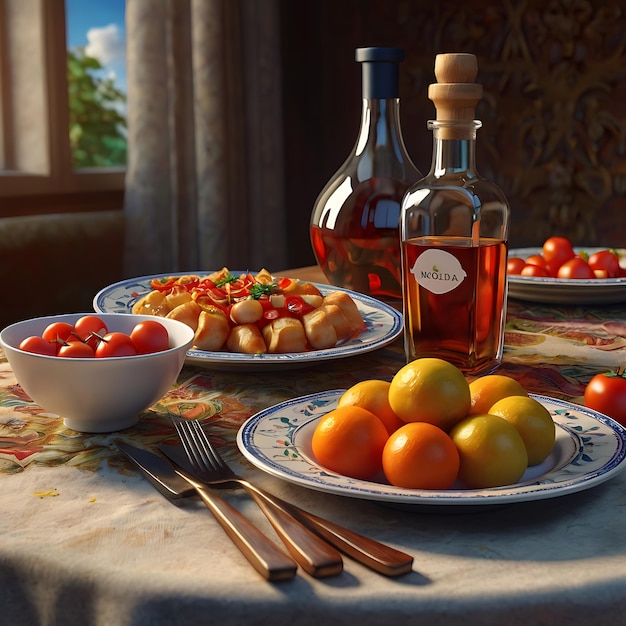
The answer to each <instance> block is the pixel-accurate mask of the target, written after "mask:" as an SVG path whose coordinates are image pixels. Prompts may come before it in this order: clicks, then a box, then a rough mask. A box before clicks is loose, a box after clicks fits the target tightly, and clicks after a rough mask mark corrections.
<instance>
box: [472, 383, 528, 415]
mask: <svg viewBox="0 0 626 626" xmlns="http://www.w3.org/2000/svg"><path fill="white" fill-rule="evenodd" d="M469 389H470V396H471V407H470V411H469V412H470V415H478V414H479V413H489V409H490V408H491V407H492V406H493V405H494V404H495V403H496V402H497V401H498V400H501V399H502V398H508V397H509V396H528V393H527V392H526V390H525V389H524V387H522V386H521V385H520V384H519V383H518V382H517V381H516V380H515V379H514V378H511V377H510V376H503V375H501V374H489V375H488V376H481V377H480V378H476V379H475V380H473V381H472V382H471V383H470V384H469Z"/></svg>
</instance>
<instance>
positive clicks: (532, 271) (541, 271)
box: [520, 264, 550, 278]
mask: <svg viewBox="0 0 626 626" xmlns="http://www.w3.org/2000/svg"><path fill="white" fill-rule="evenodd" d="M520 274H521V275H522V276H540V277H541V278H549V276H550V274H548V270H547V269H546V268H545V267H541V266H540V265H529V264H526V265H524V267H523V268H522V271H521V272H520Z"/></svg>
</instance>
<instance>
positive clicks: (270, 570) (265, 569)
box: [115, 440, 297, 582]
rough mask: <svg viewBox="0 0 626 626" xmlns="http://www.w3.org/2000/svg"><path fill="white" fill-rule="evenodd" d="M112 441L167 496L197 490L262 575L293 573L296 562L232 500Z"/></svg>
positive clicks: (156, 458) (289, 576) (153, 457)
mask: <svg viewBox="0 0 626 626" xmlns="http://www.w3.org/2000/svg"><path fill="white" fill-rule="evenodd" d="M115 444H116V446H117V447H118V448H119V450H120V451H121V452H122V453H123V454H125V455H126V456H127V457H128V458H129V459H130V460H131V461H132V462H133V463H134V464H135V465H136V466H137V467H138V468H139V469H140V470H141V473H142V474H143V475H144V476H145V477H146V478H147V479H148V480H149V481H150V483H151V484H152V485H153V486H154V487H156V488H157V489H158V490H159V492H160V493H162V494H163V495H164V496H166V497H167V498H168V499H170V500H173V499H175V498H177V497H185V496H187V495H191V494H192V493H197V494H198V495H199V496H200V498H201V499H202V500H203V502H204V504H205V505H206V506H207V508H208V509H209V510H210V511H211V512H212V513H213V515H214V516H215V518H216V520H217V521H218V522H219V523H220V525H221V526H222V528H223V529H224V531H225V532H226V534H227V535H228V536H229V537H230V539H231V540H232V541H233V543H234V544H235V545H236V546H237V547H238V548H239V550H240V551H241V552H242V554H243V555H244V556H245V557H246V558H247V559H248V561H249V562H250V564H251V565H252V566H253V567H254V568H255V569H256V570H257V571H258V572H259V573H260V574H261V575H262V576H263V577H264V578H266V579H267V580H270V581H275V582H278V581H283V580H291V579H292V578H293V577H294V576H295V575H296V571H297V565H296V563H295V562H294V561H293V560H292V559H291V557H290V556H289V555H287V554H286V553H285V552H283V551H282V550H280V549H279V548H278V547H277V546H276V545H274V543H273V542H272V541H270V540H269V539H268V538H267V537H265V535H263V534H262V533H261V532H260V531H259V530H258V529H257V528H256V526H254V525H253V524H252V523H251V522H250V521H249V520H248V519H247V518H245V517H244V516H243V515H242V514H241V513H240V512H239V511H238V510H237V509H236V508H234V507H233V506H232V505H231V504H229V503H228V502H226V501H225V500H223V499H222V498H220V497H219V496H216V495H214V494H210V493H209V491H208V490H206V489H205V488H204V487H203V485H201V484H200V483H199V482H198V481H196V480H194V479H193V478H192V477H191V476H189V475H186V474H185V472H184V470H181V472H177V471H176V470H175V469H174V468H173V467H172V466H171V465H170V464H169V463H168V462H167V461H165V460H164V459H162V458H161V457H159V456H157V455H156V454H153V453H152V452H149V451H148V450H143V449H141V448H137V447H135V446H132V445H130V444H127V443H125V442H123V441H121V440H117V441H116V442H115ZM162 464H163V465H162ZM161 472H163V473H161ZM180 481H182V483H181V482H180ZM183 483H184V484H183Z"/></svg>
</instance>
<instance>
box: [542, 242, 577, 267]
mask: <svg viewBox="0 0 626 626" xmlns="http://www.w3.org/2000/svg"><path fill="white" fill-rule="evenodd" d="M542 256H543V258H544V259H545V261H546V263H548V264H549V265H550V267H551V268H553V270H555V271H556V270H558V269H559V267H561V265H563V263H565V262H566V261H569V260H570V259H573V258H574V257H575V256H576V253H575V252H574V248H573V246H572V243H571V241H570V240H569V239H567V237H549V238H548V239H546V240H545V241H544V242H543V249H542Z"/></svg>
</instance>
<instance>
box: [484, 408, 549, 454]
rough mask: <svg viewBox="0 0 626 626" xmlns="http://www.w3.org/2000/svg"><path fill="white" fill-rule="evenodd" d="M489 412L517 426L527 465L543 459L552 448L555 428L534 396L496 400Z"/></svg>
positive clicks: (547, 413) (546, 412) (547, 412)
mask: <svg viewBox="0 0 626 626" xmlns="http://www.w3.org/2000/svg"><path fill="white" fill-rule="evenodd" d="M489 413H491V414H492V415H498V416H499V417H502V418H504V419H505V420H506V421H507V422H509V423H511V424H513V426H515V428H517V430H518V432H519V434H520V435H521V436H522V439H523V440H524V444H525V445H526V451H527V453H528V465H537V464H539V463H541V462H542V461H544V460H545V459H546V457H547V456H548V455H549V454H550V452H552V450H553V448H554V441H555V437H556V432H555V431H556V429H555V427H554V421H553V420H552V416H551V415H550V412H549V411H548V409H546V407H544V406H543V404H541V402H539V401H538V400H535V399H534V398H528V397H522V396H511V397H509V398H503V399H502V400H499V401H498V402H496V403H495V404H494V405H493V406H492V407H491V408H490V409H489Z"/></svg>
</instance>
